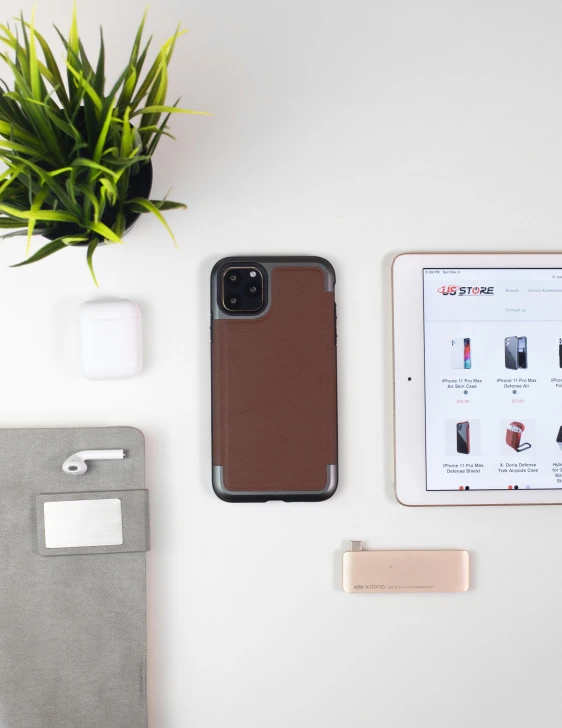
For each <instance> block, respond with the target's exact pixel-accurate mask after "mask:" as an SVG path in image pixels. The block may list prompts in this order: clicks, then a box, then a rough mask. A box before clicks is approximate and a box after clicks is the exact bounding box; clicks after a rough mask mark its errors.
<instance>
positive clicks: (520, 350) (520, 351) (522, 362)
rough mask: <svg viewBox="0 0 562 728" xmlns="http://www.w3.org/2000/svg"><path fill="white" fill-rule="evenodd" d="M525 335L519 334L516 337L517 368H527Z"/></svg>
mask: <svg viewBox="0 0 562 728" xmlns="http://www.w3.org/2000/svg"><path fill="white" fill-rule="evenodd" d="M527 362H528V355H527V337H526V336H519V337H518V339H517V367H518V368H519V369H527Z"/></svg>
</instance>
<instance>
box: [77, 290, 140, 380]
mask: <svg viewBox="0 0 562 728" xmlns="http://www.w3.org/2000/svg"><path fill="white" fill-rule="evenodd" d="M80 353H81V361H82V374H83V375H84V377H86V379H126V378H128V377H134V376H136V375H137V374H140V372H141V370H142V319H141V311H140V308H139V307H138V305H137V304H136V303H134V301H127V300H123V301H119V300H117V301H88V302H87V303H83V304H82V305H81V306H80Z"/></svg>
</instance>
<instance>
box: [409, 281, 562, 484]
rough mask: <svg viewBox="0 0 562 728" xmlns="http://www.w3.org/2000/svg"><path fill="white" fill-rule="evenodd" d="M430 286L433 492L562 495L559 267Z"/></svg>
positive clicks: (427, 345)
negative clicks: (537, 491)
mask: <svg viewBox="0 0 562 728" xmlns="http://www.w3.org/2000/svg"><path fill="white" fill-rule="evenodd" d="M423 284H424V285H423V298H424V363H425V367H424V369H425V374H424V376H425V424H426V461H427V480H426V488H427V489H428V490H502V489H552V488H562V269H553V268H530V269H523V268H465V269H442V270H435V269H428V268H425V269H424V270H423Z"/></svg>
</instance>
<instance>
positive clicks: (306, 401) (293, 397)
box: [211, 257, 337, 501]
mask: <svg viewBox="0 0 562 728" xmlns="http://www.w3.org/2000/svg"><path fill="white" fill-rule="evenodd" d="M233 263H236V264H244V263H246V264H249V263H252V264H258V265H260V266H261V267H262V269H264V270H265V272H266V274H267V280H266V289H267V302H266V306H265V309H264V311H263V312H262V313H260V314H257V315H254V316H243V317H241V316H232V315H229V314H227V313H225V312H224V310H223V309H222V308H221V307H220V305H219V296H220V291H221V288H220V287H221V279H220V275H221V270H224V268H225V266H228V265H231V264H233ZM334 284H335V274H334V270H333V268H332V266H331V265H330V263H328V261H326V260H324V259H322V258H304V257H298V258H297V257H295V258H278V259H276V258H246V257H244V258H228V259H223V260H221V261H219V262H218V263H217V264H216V266H215V267H214V269H213V272H212V275H211V310H212V346H211V349H212V400H213V487H214V489H215V492H216V494H217V495H218V496H219V497H220V498H222V499H223V500H227V501H266V500H286V501H289V500H292V501H298V500H300V501H303V500H306V501H318V500H325V499H326V498H329V497H330V496H331V495H333V493H334V491H335V490H336V487H337V402H336V330H335V327H336V322H335V318H336V317H335V300H334Z"/></svg>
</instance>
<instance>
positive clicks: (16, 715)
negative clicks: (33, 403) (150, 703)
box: [0, 427, 149, 728]
mask: <svg viewBox="0 0 562 728" xmlns="http://www.w3.org/2000/svg"><path fill="white" fill-rule="evenodd" d="M121 448H122V449H124V450H126V453H127V457H126V458H125V459H124V460H94V461H90V462H89V463H88V470H87V472H86V473H84V474H83V475H67V474H66V473H64V472H63V471H62V464H63V462H64V461H65V460H66V459H67V458H68V457H70V456H71V455H72V454H74V453H76V452H79V451H80V450H93V449H97V450H101V449H121ZM82 501H88V503H87V504H84V503H83V502H82ZM93 501H100V502H99V503H98V502H96V503H93ZM77 503H78V505H77ZM61 506H62V509H64V508H68V509H69V510H68V511H66V510H62V511H61ZM100 506H101V507H102V508H104V509H105V510H104V511H103V512H105V511H107V513H109V514H110V515H111V516H112V518H113V521H112V528H115V527H118V528H119V529H121V530H120V536H118V537H117V538H116V539H114V541H113V542H112V543H111V544H110V545H103V544H102V545H100V544H99V543H98V542H96V543H95V544H94V545H91V544H90V540H91V538H92V537H91V534H90V531H88V530H87V529H86V530H84V528H83V526H82V524H83V521H82V520H80V519H76V523H78V524H79V525H78V527H77V529H75V531H76V530H77V532H78V537H79V538H81V539H82V541H83V543H81V544H80V545H79V546H72V547H71V546H64V545H62V546H61V543H62V544H64V543H67V542H66V541H64V540H63V541H57V538H58V536H57V538H54V540H53V538H52V537H51V536H50V533H51V531H52V530H53V528H54V527H53V526H52V523H53V521H51V520H46V519H48V518H49V519H50V518H52V516H51V515H50V514H51V513H53V514H54V516H57V517H59V520H60V512H62V526H63V528H66V526H70V527H72V526H73V525H76V524H73V523H71V522H69V519H70V520H71V519H72V517H73V516H72V515H70V516H68V515H67V514H72V513H74V511H75V510H76V508H78V509H81V508H85V509H86V510H88V509H89V511H91V510H95V509H99V508H100ZM106 506H107V508H106ZM105 517H106V518H107V517H109V516H105ZM65 519H66V521H65ZM102 520H103V518H102ZM46 523H47V531H48V534H47V536H46V532H45V531H46ZM97 527H98V523H97V522H96V524H95V528H97ZM94 530H95V529H94ZM57 533H58V532H57ZM84 534H85V535H84ZM55 535H56V534H55ZM75 537H76V536H73V537H72V538H75ZM112 538H114V537H113V536H110V537H109V539H108V540H110V541H111V539H112ZM49 539H51V540H50V541H49ZM148 539H149V523H148V497H147V491H146V490H145V483H144V438H143V435H142V433H141V432H140V431H139V430H136V429H134V428H131V427H107V428H105V427H104V428H97V427H94V428H79V429H14V430H2V429H0V728H146V725H147V715H146V690H145V688H146V551H147V549H148ZM94 541H95V539H94ZM115 541H118V542H117V543H116V542H115ZM72 543H74V541H72ZM49 544H51V546H50V547H49ZM52 544H54V546H52Z"/></svg>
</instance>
